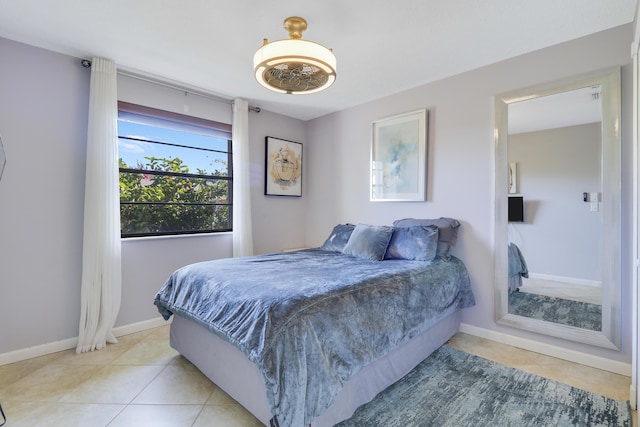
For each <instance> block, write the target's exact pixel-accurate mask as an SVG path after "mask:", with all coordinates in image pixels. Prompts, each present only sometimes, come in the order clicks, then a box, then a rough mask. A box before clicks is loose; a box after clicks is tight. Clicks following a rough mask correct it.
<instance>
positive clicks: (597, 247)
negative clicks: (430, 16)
mask: <svg viewBox="0 0 640 427" xmlns="http://www.w3.org/2000/svg"><path fill="white" fill-rule="evenodd" d="M619 84H620V82H619V70H615V71H612V72H609V73H607V74H606V75H599V76H591V77H585V78H581V79H574V80H571V81H565V82H561V83H559V84H556V85H547V86H545V87H540V88H534V89H529V90H523V91H518V92H513V93H510V94H505V95H502V96H499V97H497V98H496V245H497V251H496V318H497V321H498V322H500V323H503V324H507V325H510V326H515V327H519V328H523V329H527V330H531V331H535V332H539V333H545V334H549V335H553V336H557V337H563V338H566V339H570V340H575V341H580V342H585V343H588V344H594V345H599V346H604V347H608V348H618V347H619V336H620V322H619V318H617V317H619V306H620V301H619V300H620V292H619V288H620V277H619V275H620V274H619V271H620V259H619V245H620V238H619V236H620V219H619V217H620V206H619V203H620V157H619V156H620V148H619V147H620V141H619V134H618V121H619V110H620V107H619V104H620V95H619Z"/></svg>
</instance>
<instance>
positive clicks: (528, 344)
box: [460, 323, 631, 377]
mask: <svg viewBox="0 0 640 427" xmlns="http://www.w3.org/2000/svg"><path fill="white" fill-rule="evenodd" d="M460 332H464V333H465V334H469V335H474V336H476V337H480V338H486V339H488V340H491V341H496V342H499V343H502V344H507V345H511V346H513V347H518V348H522V349H525V350H529V351H534V352H536V353H540V354H545V355H547V356H552V357H557V358H558V359H563V360H568V361H570V362H575V363H580V364H581V365H585V366H590V367H592V368H597V369H602V370H604V371H608V372H613V373H614V374H619V375H624V376H627V377H630V376H631V364H629V363H624V362H619V361H617V360H611V359H606V358H604V357H599V356H593V355H590V354H584V353H581V352H579V351H575V350H569V349H566V348H562V347H558V346H555V345H551V344H545V343H541V342H538V341H533V340H529V339H526V338H521V337H516V336H513V335H509V334H504V333H502V332H496V331H492V330H489V329H484V328H479V327H477V326H472V325H468V324H466V323H462V324H461V325H460Z"/></svg>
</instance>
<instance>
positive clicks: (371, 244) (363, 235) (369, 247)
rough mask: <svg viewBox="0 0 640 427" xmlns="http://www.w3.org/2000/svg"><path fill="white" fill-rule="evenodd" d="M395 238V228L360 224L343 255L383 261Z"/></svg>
mask: <svg viewBox="0 0 640 427" xmlns="http://www.w3.org/2000/svg"><path fill="white" fill-rule="evenodd" d="M392 236H393V227H387V226H384V225H367V224H358V225H356V228H355V229H354V230H353V233H351V237H349V241H348V242H347V245H346V246H345V247H344V250H343V251H342V253H344V254H347V255H353V256H356V257H358V258H364V259H370V260H373V261H382V260H383V259H384V254H385V253H386V252H387V246H389V241H390V240H391V237H392Z"/></svg>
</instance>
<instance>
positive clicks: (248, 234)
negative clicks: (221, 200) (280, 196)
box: [231, 98, 253, 257]
mask: <svg viewBox="0 0 640 427" xmlns="http://www.w3.org/2000/svg"><path fill="white" fill-rule="evenodd" d="M231 138H232V142H231V143H232V149H233V256H234V257H241V256H250V255H253V231H252V223H251V162H250V160H249V103H248V102H247V100H245V99H240V98H236V99H235V100H234V102H233V125H232V137H231Z"/></svg>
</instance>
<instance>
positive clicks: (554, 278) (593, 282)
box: [529, 272, 602, 288]
mask: <svg viewBox="0 0 640 427" xmlns="http://www.w3.org/2000/svg"><path fill="white" fill-rule="evenodd" d="M529 278H531V279H542V280H551V281H553V282H561V283H566V284H569V285H583V286H595V287H598V288H601V287H602V282H601V281H599V280H589V279H578V278H575V277H565V276H554V275H553V274H543V273H532V272H529Z"/></svg>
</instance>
